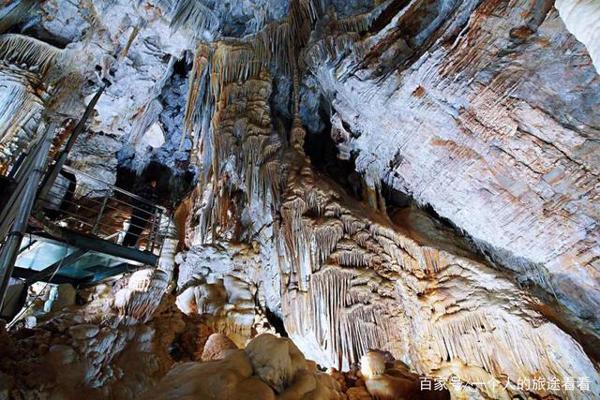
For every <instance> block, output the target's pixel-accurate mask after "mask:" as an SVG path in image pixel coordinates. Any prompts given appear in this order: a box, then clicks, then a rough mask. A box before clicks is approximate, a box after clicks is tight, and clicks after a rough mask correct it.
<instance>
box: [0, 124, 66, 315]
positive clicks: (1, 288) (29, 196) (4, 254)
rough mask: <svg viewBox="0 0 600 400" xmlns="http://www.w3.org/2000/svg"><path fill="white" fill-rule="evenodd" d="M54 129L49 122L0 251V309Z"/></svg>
mask: <svg viewBox="0 0 600 400" xmlns="http://www.w3.org/2000/svg"><path fill="white" fill-rule="evenodd" d="M55 130H56V125H55V124H54V123H52V124H50V127H49V129H48V130H47V131H46V134H45V136H44V138H43V143H42V146H40V149H39V153H38V154H37V155H36V158H35V161H34V165H33V171H32V172H31V175H29V177H28V179H27V183H26V184H25V188H24V192H23V197H22V199H21V202H20V204H19V209H18V211H17V215H16V217H15V222H14V223H13V226H12V230H11V231H10V232H9V234H8V235H7V239H6V242H5V243H4V246H2V250H1V252H0V309H2V304H3V303H4V296H5V295H6V290H7V288H8V283H9V281H10V277H11V275H12V271H13V268H14V266H15V261H16V259H17V255H18V253H19V248H20V247H21V241H22V240H23V235H24V234H25V231H26V229H27V223H28V221H29V215H30V214H31V209H32V208H33V204H34V203H35V200H36V193H37V191H38V186H39V184H40V181H41V179H42V176H43V174H44V167H45V165H46V162H47V160H48V153H49V152H50V147H51V146H52V140H53V138H54V135H53V134H54V131H55Z"/></svg>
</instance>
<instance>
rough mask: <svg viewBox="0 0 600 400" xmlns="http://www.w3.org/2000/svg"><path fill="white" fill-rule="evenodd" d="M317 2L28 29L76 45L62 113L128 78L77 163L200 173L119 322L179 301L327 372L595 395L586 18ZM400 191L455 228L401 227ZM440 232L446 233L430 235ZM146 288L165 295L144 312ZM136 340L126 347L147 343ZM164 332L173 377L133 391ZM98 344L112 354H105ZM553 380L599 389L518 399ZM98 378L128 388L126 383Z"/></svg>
mask: <svg viewBox="0 0 600 400" xmlns="http://www.w3.org/2000/svg"><path fill="white" fill-rule="evenodd" d="M242 3H243V4H242ZM319 3H320V2H313V1H300V2H293V4H287V2H274V1H256V2H214V3H211V2H207V3H206V4H204V3H198V2H185V1H181V2H171V1H146V2H141V3H140V4H137V3H132V2H125V1H121V0H117V1H108V0H107V1H94V2H90V1H84V0H81V1H79V2H76V3H73V2H64V1H46V2H43V3H41V5H40V6H39V8H35V7H34V9H35V10H36V11H35V12H34V13H33V14H32V15H35V17H32V18H31V19H27V18H25V21H28V23H25V24H23V22H21V24H23V26H19V27H17V28H18V29H17V28H14V29H16V30H19V32H21V33H23V34H29V35H34V36H36V37H38V38H40V39H44V40H51V41H52V42H53V46H55V45H56V46H58V45H60V46H62V47H64V49H60V50H58V51H59V52H60V54H67V55H70V57H71V61H70V62H65V63H64V64H62V59H61V60H57V65H60V66H62V67H65V68H66V67H68V68H69V69H68V71H69V73H71V75H70V79H68V80H66V81H65V80H63V79H64V77H63V76H58V77H56V79H55V80H56V82H59V87H60V88H62V90H60V91H59V92H58V94H57V96H56V100H55V101H54V102H53V103H51V104H50V105H47V106H46V109H47V110H49V111H51V112H55V113H56V114H58V115H59V116H60V117H61V118H66V117H71V118H77V117H78V116H79V115H80V114H81V111H82V110H83V104H84V103H85V101H89V98H90V95H91V94H92V93H93V92H94V91H95V90H96V89H97V88H98V86H99V84H100V79H101V78H104V79H107V80H108V81H110V82H111V85H110V86H109V87H108V88H107V89H106V93H105V94H104V95H103V97H102V98H101V100H100V102H99V104H98V106H97V107H96V112H95V115H94V116H93V118H92V120H91V122H90V124H89V126H88V131H87V132H86V133H85V135H84V136H83V140H81V141H80V142H79V143H78V145H77V147H76V148H75V150H74V153H73V155H72V157H71V163H72V164H73V166H75V167H76V168H78V169H81V170H83V171H86V172H88V173H92V174H94V175H95V176H99V177H101V178H102V179H104V180H106V181H109V182H114V181H116V180H117V178H118V174H119V172H118V171H121V172H122V171H124V170H125V169H127V170H131V171H133V174H134V176H135V173H139V172H140V171H143V170H144V168H145V166H146V165H148V163H150V162H152V161H154V162H158V163H159V164H161V166H162V167H161V168H166V169H165V171H166V170H169V171H170V172H169V175H170V176H171V175H172V176H182V175H183V174H184V173H186V171H187V172H189V171H193V175H194V179H193V180H190V181H193V183H191V184H192V185H193V186H194V190H193V191H192V192H191V194H189V196H187V197H186V199H185V200H184V201H180V199H181V195H182V194H183V193H185V190H183V189H181V185H179V184H176V185H175V186H172V185H171V184H168V185H166V187H167V191H172V192H174V191H175V189H176V188H178V189H177V190H178V192H177V193H178V194H177V195H176V196H171V198H170V201H171V203H170V204H171V205H173V204H174V203H175V206H176V207H177V211H176V215H175V219H176V221H177V223H178V228H179V235H178V237H179V239H180V240H181V245H180V250H181V252H180V253H179V254H178V256H177V265H178V268H177V271H176V274H171V271H170V270H169V273H168V274H167V275H166V276H162V277H160V278H159V279H154V277H150V276H145V275H143V274H142V275H139V274H138V275H137V276H136V277H135V279H137V280H135V279H134V283H133V284H132V287H131V288H128V289H129V290H128V291H124V292H120V294H119V296H117V297H116V299H115V300H114V302H115V309H114V310H112V311H110V310H109V311H106V312H107V313H108V314H109V315H111V318H115V321H116V320H117V316H119V318H122V317H123V316H128V315H129V314H132V313H133V314H134V315H136V321H134V322H132V323H133V324H134V325H140V326H141V327H140V328H139V329H142V330H143V329H146V328H144V326H148V324H153V323H154V322H152V321H153V315H154V313H155V311H156V309H157V306H158V304H159V303H160V299H162V298H163V292H170V291H171V290H172V292H173V294H174V295H175V296H177V300H175V299H174V298H170V300H169V301H171V302H176V304H177V306H178V308H179V309H180V310H181V311H183V312H184V313H185V314H187V316H186V317H183V316H181V315H179V314H177V313H175V314H174V316H173V318H175V319H177V320H178V321H179V319H181V318H183V319H185V318H191V319H192V320H194V321H195V320H197V319H199V320H201V321H202V324H203V326H205V327H207V329H211V330H217V331H220V332H223V333H225V334H227V335H228V336H229V337H230V338H231V339H232V340H233V341H234V342H235V343H236V344H237V345H238V346H239V347H243V346H244V345H245V343H246V341H247V340H248V339H250V338H251V337H253V336H255V335H257V334H259V333H262V332H274V331H275V328H274V325H282V326H279V328H278V329H279V330H280V333H283V334H286V335H289V336H290V338H291V339H293V341H294V342H295V343H296V344H297V345H298V347H299V348H300V350H301V351H302V352H303V353H304V354H305V355H306V356H307V357H308V358H310V359H313V360H315V361H317V362H318V363H320V364H321V365H323V366H327V367H332V366H334V367H337V368H340V369H349V368H350V367H352V366H353V365H354V364H356V363H357V362H359V361H360V359H361V356H363V355H364V354H365V353H367V351H368V350H369V349H375V348H376V349H381V350H385V351H388V352H390V353H391V354H392V355H393V356H394V357H395V358H396V359H399V360H402V361H403V362H405V363H407V364H408V365H409V366H410V368H412V370H413V371H415V372H417V373H419V374H424V375H427V376H432V377H436V378H438V379H441V380H444V381H450V380H451V379H456V378H458V379H459V380H460V381H461V382H463V383H466V384H468V385H470V386H464V387H463V389H462V390H463V391H462V392H459V393H457V394H456V395H457V396H473V397H478V396H479V397H486V396H487V397H490V398H509V397H510V396H514V395H517V394H518V395H522V396H526V395H531V394H532V393H534V394H535V395H538V396H550V395H555V396H559V397H563V398H573V399H575V398H590V399H592V398H594V397H593V396H594V393H597V392H598V391H599V390H600V389H599V387H600V377H599V375H598V370H597V362H598V359H597V357H598V355H597V343H600V341H599V340H598V334H597V332H598V328H599V326H598V323H599V322H598V320H597V315H596V314H597V313H596V310H597V309H598V305H600V304H599V303H600V292H599V290H600V289H599V287H600V285H599V282H598V268H599V265H598V259H599V256H600V247H599V243H600V233H599V232H600V231H599V230H598V225H597V221H598V204H599V203H598V187H599V182H598V165H599V164H600V163H599V161H600V160H599V159H598V154H600V153H599V152H598V139H597V138H598V131H597V119H598V113H597V112H596V111H595V108H596V107H595V106H596V105H597V103H598V98H599V97H598V93H599V91H598V75H597V72H596V70H595V69H594V66H593V63H592V60H591V59H590V56H589V55H588V50H586V47H584V44H587V43H586V39H585V38H581V34H580V33H577V31H576V30H574V29H573V28H570V26H572V22H570V21H572V20H573V19H572V18H573V17H572V16H573V15H577V13H576V12H574V11H572V10H571V11H569V12H567V13H565V11H564V10H565V8H564V7H563V5H564V4H565V2H557V8H558V9H559V11H560V13H561V14H560V16H559V13H558V11H557V10H555V9H554V8H553V7H552V4H551V3H549V2H544V1H525V0H511V1H508V2H498V1H493V0H483V1H475V0H466V1H434V2H429V1H411V2H402V1H386V2H370V1H352V2H339V1H333V2H331V3H327V5H328V6H331V7H330V8H326V9H321V8H320V5H319ZM172 6H176V7H175V9H176V11H177V12H175V13H173V12H169V9H170V7H172ZM178 6H181V8H178ZM206 7H208V9H209V10H208V11H207V9H206ZM567 14H568V15H571V17H569V16H568V15H567ZM28 15H29V14H28ZM561 17H563V18H564V21H565V22H563V19H561ZM565 24H566V26H565ZM1 26H3V25H1V24H0V27H1ZM567 28H568V29H570V30H571V31H573V33H574V35H573V34H571V33H569V30H568V29H567ZM247 34H250V36H247V37H244V35H247ZM577 38H580V40H582V42H584V44H582V43H579V42H578V41H577ZM589 46H590V45H589V44H588V48H589ZM57 49H58V47H57ZM590 53H592V56H593V49H592V50H590ZM2 73H4V74H6V67H4V66H3V68H2ZM64 82H68V84H67V83H64ZM3 115H8V114H7V113H4V114H3ZM325 119H327V120H325ZM4 120H6V118H5V119H4ZM4 120H0V122H2V121H4ZM25 122H26V121H24V122H23V124H24V123H25ZM329 130H331V131H330V132H329ZM306 135H309V136H308V137H307V136H306ZM310 135H315V136H312V137H311V136H310ZM318 135H330V136H331V138H327V140H328V142H327V143H325V144H322V146H328V145H330V144H331V142H329V140H332V141H333V142H334V143H335V144H336V145H337V148H338V157H339V158H341V159H344V161H346V162H349V164H346V166H348V165H349V166H350V167H351V168H355V169H356V171H343V173H344V174H350V173H352V174H354V175H353V176H352V177H351V178H350V177H348V176H341V175H340V174H342V172H340V171H339V170H336V171H335V172H333V171H332V165H333V166H335V165H336V163H337V162H338V160H329V159H328V160H319V157H321V158H332V157H333V156H335V154H334V153H333V152H331V151H327V152H321V153H318V154H319V155H316V156H315V155H314V154H313V160H312V162H311V160H310V157H309V156H310V155H311V154H308V153H310V152H307V153H306V154H305V152H304V150H303V143H304V141H305V139H306V146H305V147H306V148H309V150H310V148H312V147H313V146H316V145H315V142H320V141H323V136H318ZM161 138H162V139H161ZM330 150H331V149H330ZM315 157H316V158H315ZM317 161H319V162H317ZM342 170H343V169H342ZM127 173H129V172H127ZM357 182H358V183H357ZM188 183H190V182H188ZM355 183H356V185H357V186H356V187H348V186H350V185H354V184H355ZM80 185H83V186H84V189H86V188H85V186H86V183H85V180H83V179H81V180H80ZM87 189H94V188H93V187H91V186H90V187H88V188H87ZM384 190H388V191H390V190H394V191H396V192H397V193H403V194H404V196H406V198H409V199H410V201H411V202H412V204H413V205H418V206H422V207H424V206H428V207H429V208H430V209H431V210H433V211H434V212H435V214H436V215H437V217H441V218H438V219H437V220H436V219H432V218H431V215H426V213H425V212H424V211H423V210H418V209H415V210H413V209H412V208H411V209H407V210H404V211H403V212H404V213H405V214H403V213H402V212H401V213H399V214H398V215H388V214H387V213H386V211H388V210H386V204H385V199H384V196H383V192H384ZM84 191H85V190H84ZM359 192H360V193H359ZM388 200H389V199H388ZM388 205H389V204H388ZM430 214H431V213H430ZM442 218H443V219H444V221H446V222H448V223H449V224H451V226H452V229H443V230H437V231H435V232H434V231H433V230H432V229H430V228H429V225H428V224H431V225H436V224H437V225H439V224H440V221H441V219H442ZM430 220H432V221H433V222H427V221H430ZM461 236H463V237H461ZM464 237H467V239H468V240H465V238H464ZM465 242H468V245H466V246H465V245H464V243H465ZM153 282H155V283H156V285H158V289H157V290H158V292H160V293H158V292H157V293H158V294H157V293H154V295H153V296H149V297H147V298H145V300H144V299H141V300H136V296H137V295H134V294H132V293H134V292H135V293H137V292H142V293H146V292H148V291H152V290H154V289H152V290H150V288H154V283H153ZM169 283H172V285H170V286H169ZM140 287H141V288H142V290H137V289H136V288H140ZM131 296H133V297H134V300H133V301H132V300H131ZM140 296H142V297H143V295H140ZM165 296H167V295H166V294H165ZM110 301H113V300H110ZM110 301H109V302H110ZM138 301H139V303H138ZM84 312H85V311H84ZM113 314H116V315H113ZM161 318H162V317H161V314H160V313H158V314H156V317H155V319H156V321H157V323H160V320H161ZM76 323H79V320H77V321H76ZM67 324H75V322H72V321H71V322H68V323H67ZM174 324H175V323H174ZM176 325H177V326H179V327H180V328H181V329H185V328H183V327H182V326H183V325H182V324H181V323H180V322H177V324H176ZM184 325H185V324H184ZM106 326H110V324H109V325H106ZM119 326H121V325H119ZM44 329H48V328H42V331H43V330H44ZM65 329H68V328H65ZM119 329H120V328H119ZM123 329H124V331H123V334H122V336H123V339H122V340H123V341H124V343H125V342H128V343H129V342H131V341H135V340H137V339H135V337H137V336H139V335H142V334H141V333H139V332H138V331H137V330H136V329H138V328H131V329H133V330H132V331H131V332H129V331H127V329H129V328H123ZM177 329H179V328H177ZM125 331H127V332H125ZM38 333H39V332H38ZM38 333H36V334H38ZM39 334H40V335H42V336H43V335H46V336H47V334H44V333H39ZM119 335H121V333H119ZM119 335H117V336H119ZM166 335H167V336H168V338H167V339H164V340H162V339H161V340H160V345H159V346H162V347H160V349H161V350H160V352H162V353H160V354H162V355H163V356H164V357H162V358H161V360H162V361H160V362H159V364H160V365H161V366H160V368H158V369H156V370H152V371H146V370H144V372H143V374H142V375H144V377H143V378H140V379H141V380H142V381H143V382H142V383H139V382H138V383H135V382H134V381H135V378H132V379H133V381H132V385H137V384H139V385H140V387H142V386H143V387H150V386H152V385H154V384H155V383H156V382H157V381H158V380H159V379H160V378H161V377H162V375H164V374H165V373H166V371H167V370H168V368H169V367H170V366H171V364H172V362H173V359H172V358H171V357H170V356H169V357H167V356H166V355H164V352H165V347H168V346H170V345H171V344H172V343H173V340H175V339H173V337H174V336H175V334H174V333H173V332H170V331H169V333H167V334H166ZM142 336H144V337H145V338H146V339H144V340H145V341H144V342H143V343H145V344H144V345H143V348H144V349H145V350H144V352H148V351H147V346H148V343H149V342H151V341H152V340H154V339H148V337H147V335H142ZM159 336H160V335H159ZM94 337H95V336H94ZM62 339H64V340H63V342H64V341H65V340H67V339H68V338H66V337H65V338H62ZM62 339H61V340H62ZM18 340H20V339H17V341H18ZM119 340H121V339H119ZM157 340H158V339H157ZM61 343H62V342H61ZM82 346H83V348H84V350H82V351H83V352H84V353H85V356H81V357H82V358H83V359H85V360H86V362H90V363H92V364H93V363H94V362H96V361H93V358H94V355H93V354H92V353H91V352H90V351H88V350H85V349H86V348H87V347H90V346H91V347H94V346H95V344H93V343H92V344H91V345H90V344H85V345H82ZM123 346H127V345H126V344H123ZM136 346H137V345H136ZM594 349H596V350H594ZM63 350H65V352H70V350H68V349H63ZM94 351H95V350H94ZM135 351H137V350H135ZM157 351H158V350H157ZM119 352H120V350H119ZM119 352H117V353H119ZM151 352H152V351H151ZM63 353H64V352H63ZM44 354H45V353H44ZM61 354H62V353H61ZM69 354H71V353H69ZM136 354H137V353H136ZM42 355H43V354H42ZM114 355H115V354H113V355H110V354H109V355H107V356H106V357H108V358H107V360H108V361H105V363H106V364H111V363H113V361H112V358H110V357H112V356H114ZM145 356H146V355H144V357H145ZM149 357H150V356H149ZM36 362H38V363H40V365H42V367H43V366H44V365H51V364H52V363H51V362H50V361H47V362H48V363H50V364H44V362H46V361H41V362H39V361H36ZM52 362H54V361H52ZM117 364H118V363H117ZM151 364H156V362H154V361H152V363H151ZM52 365H53V364H52ZM111 365H112V364H111ZM18 368H20V367H18ZM23 368H25V367H23ZM82 368H83V369H86V370H87V369H90V370H94V371H96V370H97V369H93V368H92V367H88V366H85V367H82ZM94 368H95V367H94ZM111 368H112V367H111ZM118 368H121V367H120V366H119V367H118ZM100 371H103V370H102V368H100ZM111 371H112V370H111ZM98 373H100V372H98ZM101 373H102V374H104V373H105V372H101ZM111 373H112V372H111ZM128 374H133V371H131V372H128ZM115 376H116V375H115ZM539 377H543V378H544V379H547V380H550V379H559V380H560V381H565V380H567V379H569V378H571V377H587V378H589V380H590V385H591V389H589V390H583V389H580V388H579V387H577V389H574V390H568V391H567V390H566V389H564V388H563V387H560V388H558V389H556V390H544V389H530V390H529V392H528V391H527V390H525V389H523V388H520V387H518V384H517V383H518V382H519V380H520V379H534V378H539ZM19 379H21V378H18V379H17V381H16V382H17V383H16V384H17V385H23V381H22V380H19ZM73 379H74V381H77V380H81V379H83V378H82V377H80V376H77V377H75V378H73ZM85 379H87V380H86V381H85V382H86V385H92V386H93V385H95V384H96V383H95V382H96V381H97V382H99V383H98V385H99V386H100V387H101V388H100V390H101V391H100V392H94V394H95V395H97V394H98V393H102V394H106V393H117V389H114V388H113V386H111V385H113V383H114V377H111V378H110V379H109V378H107V379H106V380H98V379H99V378H97V376H96V375H94V376H91V377H87V378H85ZM168 379H170V378H168ZM168 379H167V382H168ZM481 381H484V382H486V384H485V385H478V384H477V382H481ZM39 385H40V383H39V382H37V383H36V382H34V383H32V386H35V387H36V388H35V390H39ZM165 390H167V391H168V387H167V388H166V389H165ZM124 393H125V392H124ZM131 396H133V395H132V394H131V393H130V392H127V393H125V394H123V398H130V397H131ZM117 398H119V396H117Z"/></svg>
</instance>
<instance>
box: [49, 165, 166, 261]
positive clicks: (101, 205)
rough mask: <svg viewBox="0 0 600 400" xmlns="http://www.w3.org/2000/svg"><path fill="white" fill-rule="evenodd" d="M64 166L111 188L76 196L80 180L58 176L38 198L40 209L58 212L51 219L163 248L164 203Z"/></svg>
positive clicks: (152, 248)
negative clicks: (60, 178)
mask: <svg viewBox="0 0 600 400" xmlns="http://www.w3.org/2000/svg"><path fill="white" fill-rule="evenodd" d="M62 170H63V171H65V172H68V173H69V174H71V175H73V176H75V177H79V178H84V179H85V180H90V181H91V182H93V184H95V186H98V187H99V188H100V189H99V190H101V191H103V192H104V191H106V192H108V193H107V194H108V195H105V196H103V197H102V198H100V197H99V198H94V197H89V196H88V195H89V193H88V194H86V195H84V196H81V197H79V198H78V199H75V198H74V195H75V190H74V188H73V187H72V186H71V183H73V184H76V183H77V180H74V179H72V178H70V177H67V176H65V175H62V177H63V178H64V179H66V181H68V182H70V183H67V182H66V181H60V180H58V179H57V180H55V181H54V184H53V186H52V188H48V190H47V191H46V192H45V195H44V196H43V197H40V198H39V199H38V201H39V202H40V203H39V204H40V211H42V210H49V211H52V212H54V213H57V214H55V215H53V216H52V217H51V218H50V219H54V220H56V219H57V218H58V219H59V220H60V221H61V222H60V223H59V224H62V226H65V227H70V229H75V230H78V231H80V232H82V233H86V234H91V235H94V236H96V237H98V238H102V239H103V240H107V241H115V242H116V243H117V244H120V242H121V241H122V240H125V242H123V245H125V246H131V245H132V243H133V242H134V241H135V243H136V245H135V247H138V246H142V248H145V249H146V250H147V251H151V252H154V251H155V250H158V251H160V249H161V247H162V243H163V241H164V235H163V234H162V233H161V229H160V227H161V221H162V220H163V217H164V216H166V215H168V214H167V209H166V208H165V207H162V206H160V205H156V204H153V203H151V202H150V201H149V200H147V199H144V198H143V197H141V196H139V195H136V194H134V193H131V192H129V191H127V190H125V189H122V188H119V187H117V186H115V185H113V184H110V183H107V182H104V181H102V180H100V179H98V178H96V177H94V176H91V175H90V174H87V173H85V172H82V171H78V170H76V169H74V168H72V167H68V166H63V168H62ZM53 188H54V189H53ZM43 213H44V214H45V215H46V217H48V216H49V215H52V214H48V211H43ZM113 213H116V214H113ZM112 215H125V216H126V217H127V218H128V220H127V219H124V220H121V219H119V218H117V219H113V217H112ZM61 216H62V218H61ZM121 222H124V223H125V222H126V223H127V225H126V226H128V228H127V229H124V225H121V226H119V223H121ZM123 235H124V236H123ZM106 236H110V238H108V237H106ZM111 239H112V240H111Z"/></svg>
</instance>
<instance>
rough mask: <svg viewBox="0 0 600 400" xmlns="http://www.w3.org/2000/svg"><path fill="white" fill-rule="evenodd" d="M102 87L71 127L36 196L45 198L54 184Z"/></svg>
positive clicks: (102, 89) (100, 94)
mask: <svg viewBox="0 0 600 400" xmlns="http://www.w3.org/2000/svg"><path fill="white" fill-rule="evenodd" d="M104 89H106V85H105V86H102V87H101V88H100V90H98V91H97V92H96V94H95V95H94V97H93V98H92V100H91V101H90V102H89V104H88V105H87V107H86V109H85V112H84V113H83V116H82V117H81V119H80V120H79V122H78V123H77V125H76V126H75V128H74V129H73V133H71V136H70V137H69V140H68V141H67V144H66V145H65V148H64V150H63V151H62V152H61V153H60V155H59V156H58V158H57V159H56V162H55V163H54V165H53V166H52V170H51V171H50V173H49V174H48V175H47V176H46V179H45V180H44V183H43V185H42V188H41V189H40V194H39V196H38V197H39V198H42V199H44V198H46V195H47V194H48V192H49V191H50V188H52V185H54V181H56V178H57V177H58V174H59V173H60V170H61V169H62V167H63V166H64V165H65V163H66V162H67V157H68V156H69V152H70V151H71V149H72V148H73V146H74V145H75V142H76V141H77V138H78V137H79V135H80V134H81V132H83V130H84V128H85V123H86V122H87V120H88V118H89V117H90V115H91V114H92V111H94V107H96V103H98V100H99V99H100V96H102V93H104Z"/></svg>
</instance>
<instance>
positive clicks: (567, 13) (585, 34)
mask: <svg viewBox="0 0 600 400" xmlns="http://www.w3.org/2000/svg"><path fill="white" fill-rule="evenodd" d="M554 6H555V7H556V9H557V10H558V12H559V13H560V17H561V18H562V20H563V21H564V22H565V25H566V26H567V29H568V30H569V31H570V32H571V33H573V35H575V37H576V38H577V40H579V41H580V42H581V43H583V44H585V47H586V48H587V49H588V52H589V53H590V57H591V58H592V60H593V61H594V66H595V67H596V71H598V72H599V73H600V23H598V21H599V20H600V5H599V4H598V2H597V1H594V0H557V1H556V2H555V3H554Z"/></svg>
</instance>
